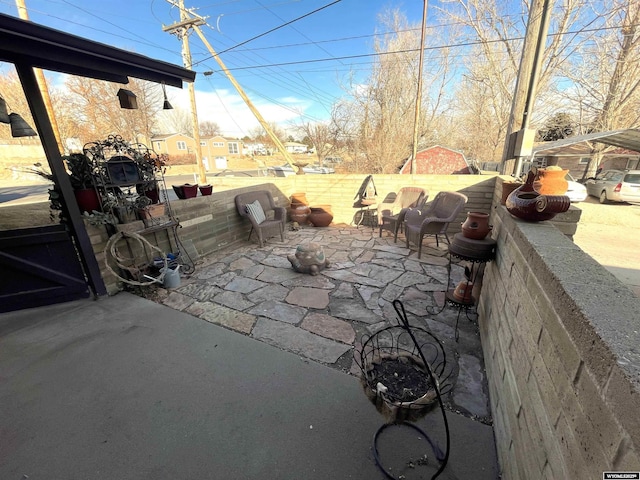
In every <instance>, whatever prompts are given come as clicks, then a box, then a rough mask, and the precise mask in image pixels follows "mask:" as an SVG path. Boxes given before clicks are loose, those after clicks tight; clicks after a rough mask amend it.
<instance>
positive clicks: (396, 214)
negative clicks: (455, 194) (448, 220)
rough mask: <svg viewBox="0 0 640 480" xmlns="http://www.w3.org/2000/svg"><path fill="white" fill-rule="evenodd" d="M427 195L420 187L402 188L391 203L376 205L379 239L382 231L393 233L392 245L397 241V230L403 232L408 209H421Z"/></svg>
mask: <svg viewBox="0 0 640 480" xmlns="http://www.w3.org/2000/svg"><path fill="white" fill-rule="evenodd" d="M428 197H429V193H428V192H427V191H426V190H425V189H424V188H420V187H402V188H400V190H398V194H397V195H396V198H395V200H393V202H382V203H379V204H378V226H379V227H380V235H379V236H380V237H382V230H383V229H385V230H389V231H390V232H393V243H396V242H397V240H398V230H400V231H402V230H403V223H404V216H405V213H406V212H407V209H408V208H422V206H423V205H424V203H425V202H426V201H427V198H428Z"/></svg>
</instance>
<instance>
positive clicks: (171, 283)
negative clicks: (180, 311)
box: [161, 265, 180, 288]
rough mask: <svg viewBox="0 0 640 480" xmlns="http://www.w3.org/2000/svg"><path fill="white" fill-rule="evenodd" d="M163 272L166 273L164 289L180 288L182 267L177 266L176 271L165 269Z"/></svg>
mask: <svg viewBox="0 0 640 480" xmlns="http://www.w3.org/2000/svg"><path fill="white" fill-rule="evenodd" d="M161 271H163V272H164V282H163V284H164V288H177V287H179V286H180V265H178V266H176V268H175V269H173V268H167V269H164V268H163V269H162V270H161Z"/></svg>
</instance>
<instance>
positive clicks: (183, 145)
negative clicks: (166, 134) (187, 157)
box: [177, 141, 187, 150]
mask: <svg viewBox="0 0 640 480" xmlns="http://www.w3.org/2000/svg"><path fill="white" fill-rule="evenodd" d="M177 146H178V150H186V149H187V142H183V141H178V142H177Z"/></svg>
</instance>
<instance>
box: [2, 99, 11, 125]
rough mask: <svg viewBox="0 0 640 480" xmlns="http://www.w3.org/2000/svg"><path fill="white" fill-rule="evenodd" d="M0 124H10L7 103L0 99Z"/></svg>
mask: <svg viewBox="0 0 640 480" xmlns="http://www.w3.org/2000/svg"><path fill="white" fill-rule="evenodd" d="M0 123H10V120H9V113H8V110H7V102H6V101H5V99H4V98H2V97H0Z"/></svg>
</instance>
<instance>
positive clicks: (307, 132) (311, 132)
mask: <svg viewBox="0 0 640 480" xmlns="http://www.w3.org/2000/svg"><path fill="white" fill-rule="evenodd" d="M297 129H298V131H299V132H300V135H301V136H304V137H306V138H307V139H308V140H309V142H310V143H311V144H312V145H313V148H314V149H315V151H316V155H317V156H318V159H319V160H320V163H321V164H322V163H323V162H324V159H325V157H326V156H327V155H329V154H330V153H331V151H332V150H333V149H334V144H335V140H334V137H333V134H332V132H331V128H330V127H329V125H327V124H325V123H310V122H304V123H301V124H300V125H298V126H297Z"/></svg>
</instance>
